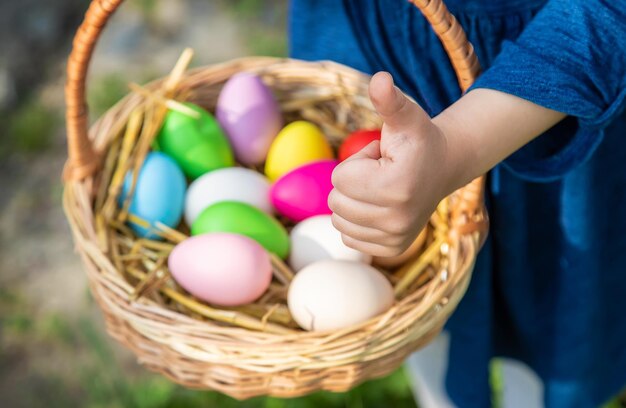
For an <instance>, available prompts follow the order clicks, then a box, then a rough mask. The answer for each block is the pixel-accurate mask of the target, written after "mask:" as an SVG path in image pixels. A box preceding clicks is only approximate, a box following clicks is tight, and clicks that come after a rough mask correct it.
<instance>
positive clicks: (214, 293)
mask: <svg viewBox="0 0 626 408" xmlns="http://www.w3.org/2000/svg"><path fill="white" fill-rule="evenodd" d="M168 266H169V269H170V271H171V273H172V277H173V278H174V279H175V280H176V282H178V284H179V285H180V286H181V287H182V288H183V289H185V290H186V291H187V292H189V293H191V294H192V295H193V296H195V297H197V298H198V299H201V300H204V301H206V302H209V303H213V304H216V305H220V306H239V305H244V304H247V303H252V302H254V301H255V300H256V299H258V298H259V297H260V296H261V295H262V294H263V293H264V292H265V291H266V290H267V288H268V287H269V285H270V282H271V281H272V264H271V262H270V258H269V255H268V253H267V252H266V251H265V250H264V249H263V247H261V246H260V245H259V244H258V243H256V242H255V241H254V240H251V239H250V238H247V237H244V236H241V235H236V234H205V235H198V236H197V237H191V238H188V239H186V240H184V241H183V242H181V243H180V244H178V245H176V247H175V248H174V250H173V251H172V253H171V254H170V256H169V258H168Z"/></svg>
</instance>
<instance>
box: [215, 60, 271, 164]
mask: <svg viewBox="0 0 626 408" xmlns="http://www.w3.org/2000/svg"><path fill="white" fill-rule="evenodd" d="M215 116H216V118H217V120H218V121H219V123H220V126H221V127H222V129H224V131H226V134H227V135H228V138H229V139H230V142H231V145H232V146H233V150H234V151H235V156H236V157H237V160H238V161H239V162H241V163H244V164H250V165H254V164H261V163H263V161H265V157H266V156H267V152H268V150H269V148H270V145H271V144H272V141H273V140H274V138H275V137H276V135H277V134H278V132H280V129H281V128H282V127H283V119H282V116H281V113H280V108H279V106H278V103H277V102H276V100H275V99H274V96H273V95H272V92H271V91H270V89H269V88H268V87H267V86H265V84H264V83H263V81H261V78H259V77H258V76H256V75H253V74H250V73H247V72H241V73H239V74H236V75H233V76H232V77H231V78H230V79H229V80H228V82H226V84H225V85H224V88H222V91H221V92H220V96H219V98H218V100H217V105H216V107H215Z"/></svg>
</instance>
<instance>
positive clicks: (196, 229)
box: [191, 201, 289, 261]
mask: <svg viewBox="0 0 626 408" xmlns="http://www.w3.org/2000/svg"><path fill="white" fill-rule="evenodd" d="M210 232H230V233H234V234H240V235H245V236H247V237H249V238H252V239H254V240H255V241H257V242H258V243H259V244H261V245H262V246H263V247H264V248H265V249H267V250H268V251H269V252H273V253H275V254H276V255H278V256H279V257H281V258H283V259H284V258H286V257H287V255H288V254H289V234H288V233H287V230H286V229H285V227H283V226H282V224H281V223H279V222H278V221H277V220H276V219H275V218H274V217H272V216H270V215H268V214H266V213H265V212H263V211H261V210H259V209H258V208H256V207H253V206H251V205H250V204H246V203H241V202H236V201H222V202H219V203H216V204H213V205H211V206H210V207H207V208H205V209H204V211H202V212H201V213H200V215H199V216H198V218H196V220H195V221H194V223H193V225H192V226H191V235H200V234H206V233H210ZM233 261H236V260H233Z"/></svg>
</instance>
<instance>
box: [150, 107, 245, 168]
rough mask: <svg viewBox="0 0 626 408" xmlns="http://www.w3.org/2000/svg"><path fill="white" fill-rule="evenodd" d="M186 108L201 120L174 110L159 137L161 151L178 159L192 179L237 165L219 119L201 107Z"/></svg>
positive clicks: (167, 116) (168, 115)
mask: <svg viewBox="0 0 626 408" xmlns="http://www.w3.org/2000/svg"><path fill="white" fill-rule="evenodd" d="M185 105H186V106H187V107H189V108H191V109H192V110H194V111H195V112H197V113H198V115H199V117H198V118H194V117H193V116H191V115H187V114H185V113H181V112H178V111H173V110H170V111H169V112H168V113H167V115H166V116H165V120H164V121H163V126H162V127H161V130H160V131H159V134H158V135H157V138H156V144H157V145H158V148H159V150H161V151H162V152H164V153H167V154H168V155H169V156H171V157H172V158H173V159H174V160H176V162H177V163H178V165H179V166H180V167H181V168H182V169H183V171H184V172H185V174H186V175H187V176H188V177H189V178H192V179H195V178H197V177H200V176H201V175H203V174H205V173H208V172H209V171H212V170H216V169H221V168H223V167H230V166H232V165H234V163H235V159H234V157H233V151H232V149H231V147H230V145H229V144H228V140H227V139H226V136H225V135H224V132H222V129H220V127H219V125H218V123H217V121H216V120H215V118H213V116H211V114H210V113H209V112H207V111H206V110H204V109H202V108H201V107H199V106H198V105H194V104H192V103H185Z"/></svg>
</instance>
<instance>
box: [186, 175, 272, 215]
mask: <svg viewBox="0 0 626 408" xmlns="http://www.w3.org/2000/svg"><path fill="white" fill-rule="evenodd" d="M269 189H270V182H269V180H268V179H267V178H266V177H265V176H264V175H262V174H260V173H257V172H256V171H253V170H250V169H244V168H241V167H230V168H226V169H220V170H215V171H212V172H210V173H206V174H204V175H203V176H202V177H199V178H198V179H196V180H195V181H194V182H193V183H191V185H190V186H189V189H188V190H187V197H186V198H185V221H186V222H187V225H192V224H193V222H194V221H195V220H196V218H197V217H198V215H200V213H201V212H202V211H203V210H204V209H205V208H207V207H209V206H211V205H212V204H215V203H218V202H220V201H240V202H243V203H246V204H250V205H252V206H254V207H256V208H258V209H260V210H262V211H265V212H266V213H268V214H271V213H272V211H273V209H272V204H271V203H270V200H269Z"/></svg>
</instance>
